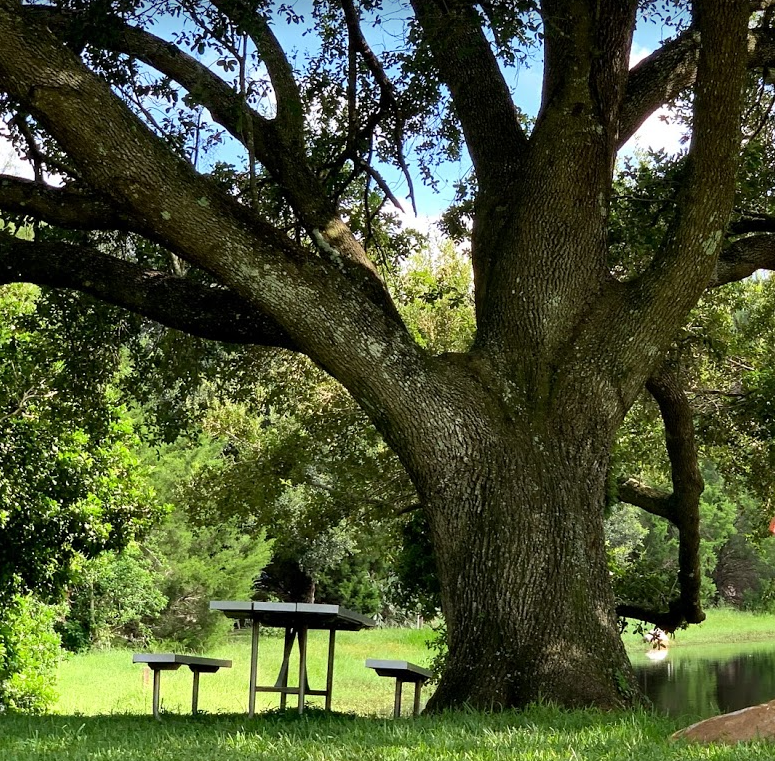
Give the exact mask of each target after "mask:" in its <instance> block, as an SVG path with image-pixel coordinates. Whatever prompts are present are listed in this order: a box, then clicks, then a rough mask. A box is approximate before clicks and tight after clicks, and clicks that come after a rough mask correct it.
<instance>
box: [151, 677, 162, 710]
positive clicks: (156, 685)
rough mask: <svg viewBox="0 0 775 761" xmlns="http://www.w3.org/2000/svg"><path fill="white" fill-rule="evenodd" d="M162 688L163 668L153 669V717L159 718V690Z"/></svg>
mask: <svg viewBox="0 0 775 761" xmlns="http://www.w3.org/2000/svg"><path fill="white" fill-rule="evenodd" d="M160 688H161V670H160V669H154V670H153V717H154V718H155V719H159V718H160V716H159V691H160Z"/></svg>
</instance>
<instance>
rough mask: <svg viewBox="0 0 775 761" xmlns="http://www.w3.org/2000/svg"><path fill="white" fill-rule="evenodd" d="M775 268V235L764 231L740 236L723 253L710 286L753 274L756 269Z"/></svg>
mask: <svg viewBox="0 0 775 761" xmlns="http://www.w3.org/2000/svg"><path fill="white" fill-rule="evenodd" d="M773 269H775V235H773V234H766V233H762V234H759V235H749V236H747V237H745V238H738V239H737V240H736V241H734V242H733V243H731V244H729V245H728V246H727V247H726V248H725V249H724V251H723V252H722V253H721V256H720V257H719V260H718V262H717V263H716V269H715V271H714V273H713V277H712V278H711V280H710V282H709V283H708V286H707V287H708V288H717V287H718V286H721V285H726V284H727V283H733V282H737V281H738V280H743V279H745V278H747V277H749V276H751V275H753V273H754V272H756V270H773Z"/></svg>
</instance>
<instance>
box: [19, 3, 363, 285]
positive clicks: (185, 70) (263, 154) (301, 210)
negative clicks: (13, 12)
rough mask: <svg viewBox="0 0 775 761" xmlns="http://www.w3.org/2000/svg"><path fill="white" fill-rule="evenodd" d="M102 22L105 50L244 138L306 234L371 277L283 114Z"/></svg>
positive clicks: (161, 45) (158, 45)
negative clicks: (107, 31)
mask: <svg viewBox="0 0 775 761" xmlns="http://www.w3.org/2000/svg"><path fill="white" fill-rule="evenodd" d="M23 12H24V14H25V15H27V16H28V17H29V18H30V19H42V20H45V22H46V24H47V25H48V26H49V27H53V29H54V31H56V32H58V34H60V35H62V36H64V37H66V36H67V33H68V29H69V25H70V24H71V23H73V22H74V21H75V20H76V19H75V17H74V16H73V15H72V14H68V13H66V12H64V11H60V10H59V9H55V8H52V7H48V6H27V7H25V8H24V9H23ZM105 24H107V25H110V27H111V28H112V29H113V32H114V33H113V34H111V35H108V36H103V38H102V39H101V40H100V44H102V45H103V46H104V47H105V49H108V50H112V51H114V52H120V53H124V54H126V55H129V56H132V57H134V58H137V59H138V60H140V61H143V62H144V63H146V64H147V65H149V66H151V67H153V68H154V69H156V70H157V71H159V72H161V73H162V74H164V75H165V76H168V77H170V78H171V79H172V80H174V81H175V82H177V83H178V84H180V85H181V86H182V87H183V88H185V89H186V90H187V91H188V92H189V93H190V94H191V95H192V97H193V98H194V99H195V100H196V101H197V102H199V103H201V104H202V105H204V106H205V107H206V108H207V109H208V110H209V111H210V114H211V115H212V117H213V119H214V120H215V121H216V122H217V123H218V124H220V125H221V126H222V127H224V128H225V129H226V130H227V131H228V132H229V134H230V135H232V137H234V138H235V139H236V140H238V141H239V142H240V143H242V144H243V145H244V144H245V143H246V141H247V136H248V135H249V136H250V138H251V140H250V141H249V142H250V143H251V145H252V148H253V149H254V150H255V155H256V158H257V159H258V161H260V162H261V164H263V166H265V167H266V169H267V171H268V172H269V173H270V174H271V175H272V177H273V178H274V179H275V180H276V181H277V182H278V184H279V185H280V187H281V188H282V189H283V192H284V193H285V195H286V197H287V198H288V200H289V202H290V204H291V206H292V207H293V208H294V210H295V211H296V213H297V214H298V215H299V217H300V219H301V221H302V223H303V224H304V226H305V227H306V228H307V229H308V231H309V232H312V231H313V230H315V229H318V230H320V232H321V234H322V236H323V238H324V239H325V240H326V241H327V243H329V244H330V245H331V246H332V247H333V248H335V249H336V250H337V251H339V252H340V253H341V254H342V255H344V256H347V257H349V258H351V259H353V260H354V261H356V262H358V263H359V264H360V265H362V266H364V267H366V268H367V269H368V270H370V271H371V272H372V274H374V275H375V273H376V270H375V267H374V264H373V263H372V262H371V261H370V260H369V258H368V256H367V255H366V253H365V251H364V250H363V247H362V246H361V245H360V243H359V242H358V241H357V240H356V239H355V237H354V236H353V235H352V234H351V233H350V232H349V230H348V229H347V228H346V226H345V225H343V224H342V223H341V221H340V220H339V218H338V216H337V214H336V210H335V208H334V207H333V205H332V204H331V203H330V202H329V201H328V199H327V197H326V194H325V193H324V192H323V188H322V187H321V184H320V182H319V180H318V179H317V177H316V176H315V174H314V172H313V171H312V169H311V167H310V164H309V160H308V158H307V156H306V153H305V150H304V146H303V142H302V137H301V134H300V132H298V131H297V130H296V127H295V126H294V128H293V129H291V130H289V129H288V128H287V127H288V124H293V125H296V121H295V120H294V118H291V116H288V118H287V119H285V120H284V121H282V122H277V121H275V120H271V119H266V118H264V117H263V116H261V115H260V114H258V113H257V112H256V111H255V110H253V109H252V108H250V106H249V105H248V104H247V103H246V102H245V100H244V98H242V97H241V95H240V94H239V93H237V92H236V91H235V90H234V89H233V88H232V87H231V86H229V85H228V84H227V83H226V82H224V81H223V80H222V79H221V78H220V77H218V76H217V75H216V74H214V73H213V72H211V71H210V70H209V69H208V68H207V67H206V66H204V65H203V64H201V63H200V62H199V61H197V60H196V59H195V58H193V57H192V56H190V55H188V54H187V53H185V52H184V51H182V50H180V48H178V47H177V46H176V45H174V44H172V43H171V42H167V41H166V40H163V39H161V38H160V37H157V36H155V35H153V34H151V33H150V32H147V31H145V30H144V29H140V28H137V27H133V26H130V25H129V24H126V23H125V22H124V21H122V20H121V19H119V18H117V17H114V16H110V17H106V18H105ZM256 33H258V32H256ZM267 39H268V38H267ZM273 39H274V38H273ZM275 42H276V40H275ZM270 47H271V46H270ZM279 54H280V53H279V52H278V51H277V50H275V51H274V61H275V62H274V64H273V70H274V71H275V75H276V76H277V77H278V80H277V81H278V82H280V81H281V80H282V81H283V82H285V78H284V77H282V76H281V75H280V74H279V73H278V72H277V69H278V68H281V64H280V63H279V62H278V61H277V59H278V57H279ZM286 85H287V83H286V84H283V85H281V90H282V91H283V92H285V93H286V94H287V90H288V87H287V86H286ZM288 108H289V109H290V111H289V113H291V114H292V113H295V111H294V108H293V107H292V106H289V107H288ZM283 113H285V111H284V112H283ZM278 114H279V112H278ZM302 118H303V114H302ZM248 121H249V122H250V129H245V127H244V125H245V124H246V122H248Z"/></svg>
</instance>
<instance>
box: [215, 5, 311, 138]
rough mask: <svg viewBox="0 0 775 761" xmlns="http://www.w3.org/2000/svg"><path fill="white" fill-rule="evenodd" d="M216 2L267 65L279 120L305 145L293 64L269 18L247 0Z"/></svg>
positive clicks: (293, 136)
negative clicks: (269, 22)
mask: <svg viewBox="0 0 775 761" xmlns="http://www.w3.org/2000/svg"><path fill="white" fill-rule="evenodd" d="M213 5H214V6H215V7H216V8H218V10H219V11H221V12H222V13H223V14H224V15H226V16H228V17H229V18H230V19H231V20H232V21H233V22H234V23H235V24H237V26H238V27H239V28H240V29H241V30H243V31H244V32H245V33H246V34H247V35H248V36H249V37H250V39H251V40H253V44H254V45H255V46H256V49H257V50H258V53H259V55H260V56H261V60H263V62H264V64H265V65H266V68H267V71H268V72H269V78H270V80H271V81H272V87H273V88H274V92H275V97H276V100H277V121H278V123H279V124H280V127H281V129H282V130H283V132H284V133H285V134H286V137H292V139H293V140H294V141H295V142H296V143H297V144H298V145H299V146H301V145H303V132H304V107H303V104H302V101H301V93H300V92H299V86H298V84H297V83H296V79H295V77H294V75H293V68H292V67H291V64H290V62H289V61H288V58H287V56H286V55H285V51H284V50H283V49H282V46H281V45H280V43H279V41H278V40H277V37H275V35H274V32H272V28H271V27H270V26H269V24H268V22H267V20H266V18H264V16H262V15H261V13H259V12H258V11H257V10H256V8H255V4H253V3H247V2H245V0H213Z"/></svg>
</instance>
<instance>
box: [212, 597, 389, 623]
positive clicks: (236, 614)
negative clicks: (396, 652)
mask: <svg viewBox="0 0 775 761" xmlns="http://www.w3.org/2000/svg"><path fill="white" fill-rule="evenodd" d="M210 610H217V611H220V612H221V613H223V614H224V615H225V616H228V617H229V618H247V619H250V620H251V621H256V622H258V623H259V624H263V625H264V626H277V627H281V628H286V629H287V628H288V627H292V626H306V627H307V628H308V629H337V630H346V631H358V630H359V629H365V628H368V627H372V626H376V623H377V622H376V621H375V620H374V619H373V618H369V617H368V616H364V615H363V614H361V613H356V612H355V611H353V610H348V609H347V608H343V607H342V606H341V605H324V604H318V603H306V602H253V601H251V600H213V601H212V602H211V603H210Z"/></svg>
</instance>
